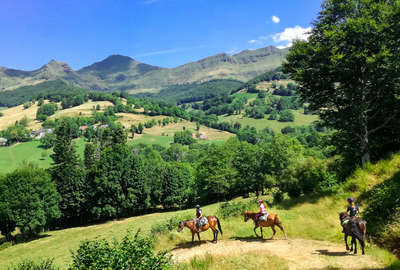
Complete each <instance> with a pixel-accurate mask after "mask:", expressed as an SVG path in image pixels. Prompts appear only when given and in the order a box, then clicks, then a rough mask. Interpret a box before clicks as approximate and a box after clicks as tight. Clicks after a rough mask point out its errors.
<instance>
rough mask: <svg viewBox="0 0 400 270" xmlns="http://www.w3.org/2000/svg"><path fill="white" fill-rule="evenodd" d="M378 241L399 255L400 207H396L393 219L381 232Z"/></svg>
mask: <svg viewBox="0 0 400 270" xmlns="http://www.w3.org/2000/svg"><path fill="white" fill-rule="evenodd" d="M379 242H380V243H381V244H382V245H383V246H384V247H385V248H387V249H389V250H391V251H392V252H393V253H394V254H396V255H397V256H398V257H400V208H398V209H397V213H396V214H395V215H394V218H393V221H392V222H391V223H390V224H389V225H387V226H386V227H385V229H384V231H383V232H382V233H381V235H380V239H379Z"/></svg>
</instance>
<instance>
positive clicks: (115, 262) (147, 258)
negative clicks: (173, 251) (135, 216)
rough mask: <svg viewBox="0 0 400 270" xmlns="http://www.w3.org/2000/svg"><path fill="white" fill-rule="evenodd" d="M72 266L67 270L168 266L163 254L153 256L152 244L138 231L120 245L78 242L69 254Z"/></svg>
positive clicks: (156, 269) (159, 269)
mask: <svg viewBox="0 0 400 270" xmlns="http://www.w3.org/2000/svg"><path fill="white" fill-rule="evenodd" d="M72 260H73V263H72V265H71V266H70V267H69V270H78V269H114V270H117V269H118V270H124V269H135V270H163V269H169V267H170V266H171V264H172V261H171V256H169V255H168V253H167V252H166V251H161V252H158V253H157V254H154V247H153V243H152V241H151V240H150V239H149V238H145V237H143V236H142V235H141V234H140V233H139V232H137V233H136V234H135V235H133V236H132V235H131V234H130V233H128V234H127V235H126V236H125V237H124V238H123V239H122V241H121V242H118V241H116V240H115V241H113V242H112V243H110V242H107V241H106V240H104V239H102V240H95V241H85V242H82V243H81V245H80V246H79V248H78V250H77V251H75V252H73V253H72Z"/></svg>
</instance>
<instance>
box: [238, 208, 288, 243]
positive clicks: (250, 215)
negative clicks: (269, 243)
mask: <svg viewBox="0 0 400 270" xmlns="http://www.w3.org/2000/svg"><path fill="white" fill-rule="evenodd" d="M243 214H244V221H245V222H247V221H248V220H249V219H252V220H253V221H254V233H255V234H256V235H257V237H260V236H258V234H257V231H256V229H257V228H258V227H260V231H261V238H263V230H262V228H263V227H271V229H272V232H273V235H272V236H271V238H270V239H274V236H275V234H276V230H275V225H276V226H278V227H279V229H281V231H282V232H283V234H284V235H285V239H287V237H286V232H285V229H284V228H283V226H282V222H281V220H280V218H279V216H278V215H276V214H268V217H267V220H265V221H257V220H256V216H257V214H258V213H256V212H250V211H245V212H244V213H243Z"/></svg>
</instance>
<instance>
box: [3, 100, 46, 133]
mask: <svg viewBox="0 0 400 270" xmlns="http://www.w3.org/2000/svg"><path fill="white" fill-rule="evenodd" d="M38 108H39V107H38V105H37V102H35V103H34V104H32V106H30V107H29V108H27V109H24V105H19V106H15V107H12V108H8V109H4V110H2V113H3V114H4V115H3V116H2V117H0V130H3V129H7V127H9V126H11V125H13V124H15V122H16V121H19V120H21V119H22V118H24V117H25V116H26V117H27V118H28V120H29V124H28V127H29V128H32V129H36V128H40V126H41V124H40V122H39V121H36V120H35V118H36V112H37V110H38Z"/></svg>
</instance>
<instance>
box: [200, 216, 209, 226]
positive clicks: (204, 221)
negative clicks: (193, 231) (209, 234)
mask: <svg viewBox="0 0 400 270" xmlns="http://www.w3.org/2000/svg"><path fill="white" fill-rule="evenodd" d="M207 223H208V220H207V218H205V217H203V218H202V219H200V225H201V226H204V225H206V224H207Z"/></svg>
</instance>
